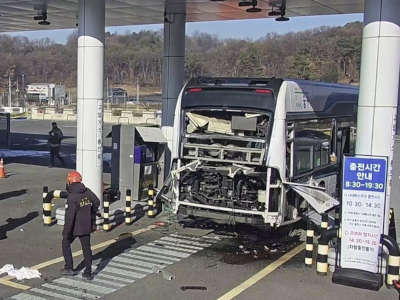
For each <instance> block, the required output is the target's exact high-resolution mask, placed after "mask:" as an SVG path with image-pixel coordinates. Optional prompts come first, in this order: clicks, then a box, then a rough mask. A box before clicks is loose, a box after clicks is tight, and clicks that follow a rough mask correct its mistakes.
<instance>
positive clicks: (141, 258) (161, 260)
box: [120, 253, 174, 265]
mask: <svg viewBox="0 0 400 300" xmlns="http://www.w3.org/2000/svg"><path fill="white" fill-rule="evenodd" d="M120 256H121V257H130V258H137V259H140V260H141V261H148V262H152V263H158V264H163V265H170V264H173V263H174V262H173V261H167V260H163V259H157V258H153V257H145V256H141V255H135V254H130V253H123V254H121V255H120Z"/></svg>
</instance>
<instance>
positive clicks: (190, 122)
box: [184, 109, 270, 140]
mask: <svg viewBox="0 0 400 300" xmlns="http://www.w3.org/2000/svg"><path fill="white" fill-rule="evenodd" d="M269 121H270V116H269V114H267V113H265V112H262V113H256V112H246V111H239V110H227V109H212V110H198V109H197V110H186V112H185V126H184V128H185V129H184V132H185V134H189V135H192V136H193V135H202V136H206V135H212V136H220V137H221V138H227V139H229V138H232V139H237V138H243V139H245V140H247V139H251V138H254V139H263V140H265V139H266V138H267V137H268V131H269V128H270V126H269V125H270V124H269V123H270V122H269Z"/></svg>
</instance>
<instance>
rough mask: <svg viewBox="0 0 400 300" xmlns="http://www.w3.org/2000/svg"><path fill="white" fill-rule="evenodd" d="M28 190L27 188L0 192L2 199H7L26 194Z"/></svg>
mask: <svg viewBox="0 0 400 300" xmlns="http://www.w3.org/2000/svg"><path fill="white" fill-rule="evenodd" d="M26 191H27V190H26V189H22V190H18V191H12V192H6V193H0V200H5V199H8V198H12V197H18V196H21V195H23V194H26Z"/></svg>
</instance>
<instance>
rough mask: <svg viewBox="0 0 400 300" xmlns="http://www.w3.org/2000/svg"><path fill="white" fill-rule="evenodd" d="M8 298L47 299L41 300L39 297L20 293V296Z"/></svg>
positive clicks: (24, 299) (20, 299)
mask: <svg viewBox="0 0 400 300" xmlns="http://www.w3.org/2000/svg"><path fill="white" fill-rule="evenodd" d="M10 298H11V299H15V300H47V298H42V297H39V296H34V295H31V294H26V293H20V294H17V295H14V296H12V297H10Z"/></svg>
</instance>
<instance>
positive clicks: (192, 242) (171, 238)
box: [160, 236, 212, 248]
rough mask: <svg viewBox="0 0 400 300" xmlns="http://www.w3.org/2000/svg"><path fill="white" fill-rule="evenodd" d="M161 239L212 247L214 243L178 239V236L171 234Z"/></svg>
mask: <svg viewBox="0 0 400 300" xmlns="http://www.w3.org/2000/svg"><path fill="white" fill-rule="evenodd" d="M160 240H163V241H169V242H175V243H178V244H188V245H193V246H200V247H203V248H204V247H210V246H211V245H212V244H209V243H199V242H196V241H188V240H185V239H178V238H173V237H169V236H164V237H162V238H161V239H160Z"/></svg>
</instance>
